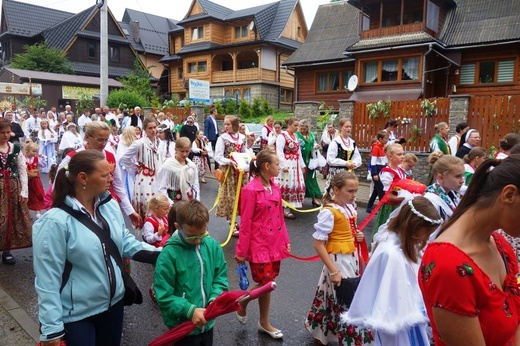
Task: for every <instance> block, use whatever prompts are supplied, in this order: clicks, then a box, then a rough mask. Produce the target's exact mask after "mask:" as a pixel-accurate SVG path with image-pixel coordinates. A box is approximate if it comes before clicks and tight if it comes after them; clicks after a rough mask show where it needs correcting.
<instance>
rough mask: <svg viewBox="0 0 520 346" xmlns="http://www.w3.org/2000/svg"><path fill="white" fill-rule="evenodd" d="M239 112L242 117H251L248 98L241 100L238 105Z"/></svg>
mask: <svg viewBox="0 0 520 346" xmlns="http://www.w3.org/2000/svg"><path fill="white" fill-rule="evenodd" d="M238 114H239V115H240V118H241V119H247V118H250V117H251V107H250V106H249V103H248V102H247V101H246V100H240V104H239V105H238Z"/></svg>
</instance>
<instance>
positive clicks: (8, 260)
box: [2, 251, 16, 265]
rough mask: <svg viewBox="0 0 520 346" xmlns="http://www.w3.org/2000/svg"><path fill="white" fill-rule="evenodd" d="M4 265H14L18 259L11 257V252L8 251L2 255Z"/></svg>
mask: <svg viewBox="0 0 520 346" xmlns="http://www.w3.org/2000/svg"><path fill="white" fill-rule="evenodd" d="M2 263H3V264H8V265H13V264H15V263H16V259H15V258H14V256H13V255H11V253H10V252H9V251H7V252H4V253H3V254H2Z"/></svg>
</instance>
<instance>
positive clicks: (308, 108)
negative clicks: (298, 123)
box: [294, 101, 320, 129]
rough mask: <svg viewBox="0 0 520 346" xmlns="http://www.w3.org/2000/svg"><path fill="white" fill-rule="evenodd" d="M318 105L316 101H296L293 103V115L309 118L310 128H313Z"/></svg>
mask: <svg viewBox="0 0 520 346" xmlns="http://www.w3.org/2000/svg"><path fill="white" fill-rule="evenodd" d="M319 107H320V103H319V102H317V101H297V102H295V103H294V116H295V117H296V118H297V119H309V121H310V125H311V126H310V127H311V129H315V128H316V118H317V116H318V114H319Z"/></svg>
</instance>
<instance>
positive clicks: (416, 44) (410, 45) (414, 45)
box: [343, 42, 440, 55]
mask: <svg viewBox="0 0 520 346" xmlns="http://www.w3.org/2000/svg"><path fill="white" fill-rule="evenodd" d="M433 44H436V45H439V46H440V44H439V43H438V42H434V43H432V42H423V43H414V44H407V45H404V46H397V47H384V48H374V49H363V50H359V51H353V52H352V51H350V52H349V51H344V52H343V55H354V54H362V53H372V52H381V51H389V50H395V49H405V48H416V47H423V46H431V45H433Z"/></svg>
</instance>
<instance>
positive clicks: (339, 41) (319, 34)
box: [285, 1, 359, 65]
mask: <svg viewBox="0 0 520 346" xmlns="http://www.w3.org/2000/svg"><path fill="white" fill-rule="evenodd" d="M358 28H359V13H358V11H357V9H356V8H354V7H353V6H352V5H350V4H349V3H347V2H346V1H344V2H336V3H331V4H326V5H321V6H320V7H319V8H318V12H317V13H316V17H315V18H314V21H313V22H312V27H311V29H310V31H309V34H308V35H307V38H306V39H305V42H304V43H303V44H302V45H301V47H300V48H299V49H298V50H297V51H295V52H294V53H293V54H292V55H291V56H290V57H289V58H288V59H287V60H286V62H285V65H297V64H302V63H314V62H322V61H333V60H344V59H345V56H344V55H343V52H344V51H345V48H346V47H349V46H351V45H353V44H354V43H356V42H357V41H358V40H359V36H358V34H357V31H358Z"/></svg>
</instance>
